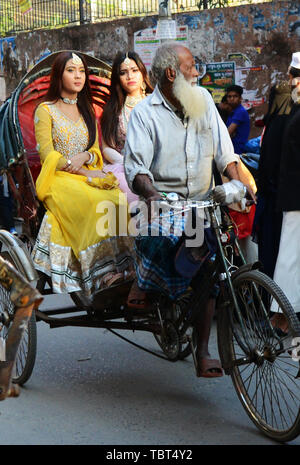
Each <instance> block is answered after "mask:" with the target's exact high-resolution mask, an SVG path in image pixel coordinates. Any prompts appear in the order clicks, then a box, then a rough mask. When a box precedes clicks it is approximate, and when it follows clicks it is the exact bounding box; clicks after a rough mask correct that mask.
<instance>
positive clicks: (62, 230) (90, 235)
mask: <svg viewBox="0 0 300 465" xmlns="http://www.w3.org/2000/svg"><path fill="white" fill-rule="evenodd" d="M51 128H52V119H51V116H50V115H49V113H48V112H47V110H45V108H43V106H39V107H38V109H37V111H36V114H35V135H36V141H37V144H38V148H39V153H40V156H41V163H42V168H41V172H40V174H39V176H38V178H37V181H36V190H37V195H38V198H39V200H41V201H43V202H44V205H45V207H46V209H47V214H48V222H49V223H50V225H51V228H52V229H51V242H52V243H54V244H58V245H61V246H70V247H71V248H72V250H73V252H74V254H75V256H76V257H77V258H78V257H79V255H80V252H81V251H85V250H87V249H88V248H89V247H90V246H93V245H95V244H99V243H100V242H101V241H102V240H103V239H105V238H108V237H109V235H110V234H109V231H108V225H107V222H108V223H109V222H110V221H111V222H113V223H114V224H116V232H115V233H112V234H111V235H118V226H119V213H120V212H119V209H120V207H121V206H122V208H125V209H127V202H126V197H125V195H124V194H123V193H122V192H121V191H120V189H118V188H117V187H116V186H117V180H116V178H115V176H114V175H113V174H112V173H110V174H108V175H107V176H106V177H105V178H104V179H99V178H93V179H92V184H93V185H90V184H89V183H88V182H87V177H85V176H80V175H76V174H71V173H68V172H65V171H61V170H60V169H59V167H62V166H64V165H65V163H66V158H64V157H63V155H62V154H61V153H59V152H57V151H56V150H55V149H54V146H53V141H52V129H51ZM97 141H98V137H97V140H96V142H95V144H94V145H93V147H91V149H89V151H91V152H93V153H95V154H96V156H97V161H96V163H95V165H94V166H91V165H88V166H87V167H86V169H88V170H94V169H98V170H99V169H101V168H102V166H103V161H102V156H101V152H100V150H99V147H98V146H97ZM94 186H98V187H94ZM101 202H108V206H109V211H108V214H107V213H97V207H98V206H99V204H100V203H101ZM104 214H106V216H107V217H108V221H107V222H106V223H104V224H102V223H101V222H100V223H99V219H101V217H102V216H103V215H104Z"/></svg>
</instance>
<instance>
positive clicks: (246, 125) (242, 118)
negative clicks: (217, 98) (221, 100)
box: [226, 105, 250, 155]
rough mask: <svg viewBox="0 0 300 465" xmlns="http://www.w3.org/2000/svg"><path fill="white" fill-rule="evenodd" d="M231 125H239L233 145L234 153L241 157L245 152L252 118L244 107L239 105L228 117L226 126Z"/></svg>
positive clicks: (233, 138)
mask: <svg viewBox="0 0 300 465" xmlns="http://www.w3.org/2000/svg"><path fill="white" fill-rule="evenodd" d="M231 123H235V124H237V129H236V132H235V135H234V137H232V139H231V140H232V143H233V147H234V152H235V153H237V154H238V155H240V154H241V153H243V152H244V148H245V144H246V142H247V141H248V137H249V133H250V118H249V115H248V113H247V111H246V110H245V108H244V107H243V106H242V105H239V106H238V107H237V108H236V109H235V110H233V111H232V112H231V113H230V115H229V116H228V119H227V121H226V126H227V127H229V126H230V125H231Z"/></svg>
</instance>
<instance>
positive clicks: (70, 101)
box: [60, 97, 78, 105]
mask: <svg viewBox="0 0 300 465" xmlns="http://www.w3.org/2000/svg"><path fill="white" fill-rule="evenodd" d="M60 98H61V99H62V101H63V102H64V103H68V104H69V105H75V103H77V100H78V99H77V97H76V98H74V100H72V99H70V98H67V97H60Z"/></svg>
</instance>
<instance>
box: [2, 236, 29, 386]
mask: <svg viewBox="0 0 300 465" xmlns="http://www.w3.org/2000/svg"><path fill="white" fill-rule="evenodd" d="M0 246H2V244H0ZM1 256H2V257H3V258H4V259H5V260H7V261H9V262H10V263H11V264H12V265H13V266H14V267H15V268H16V269H17V270H18V267H17V266H16V264H15V263H14V260H13V259H12V257H11V255H10V254H9V252H8V251H5V252H1ZM18 271H19V270H18ZM14 311H15V307H14V305H13V303H12V301H11V299H10V294H9V292H8V291H7V290H6V289H5V288H4V287H3V286H2V285H1V284H0V337H1V338H3V339H4V340H5V339H6V338H7V335H8V331H9V328H10V326H11V324H12V321H13V317H14ZM36 350H37V331H36V319H35V313H34V312H32V315H31V317H30V319H29V321H28V323H27V327H26V328H25V329H24V333H23V337H22V339H21V342H20V345H19V349H18V352H17V356H16V361H15V366H14V369H13V378H12V382H13V383H16V384H18V385H20V386H22V385H23V384H25V383H26V381H28V379H29V378H30V376H31V374H32V371H33V367H34V364H35V359H36Z"/></svg>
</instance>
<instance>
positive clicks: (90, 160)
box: [85, 152, 95, 165]
mask: <svg viewBox="0 0 300 465" xmlns="http://www.w3.org/2000/svg"><path fill="white" fill-rule="evenodd" d="M87 153H88V154H89V159H88V161H87V162H85V164H86V165H91V164H92V163H94V161H95V155H94V154H93V153H91V152H87Z"/></svg>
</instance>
